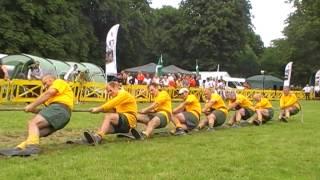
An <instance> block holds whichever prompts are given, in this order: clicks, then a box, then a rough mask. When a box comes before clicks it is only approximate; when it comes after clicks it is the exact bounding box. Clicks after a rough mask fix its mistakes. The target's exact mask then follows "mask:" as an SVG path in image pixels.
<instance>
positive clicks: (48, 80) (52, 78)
mask: <svg viewBox="0 0 320 180" xmlns="http://www.w3.org/2000/svg"><path fill="white" fill-rule="evenodd" d="M55 80H56V77H55V76H53V75H50V74H48V75H44V76H43V77H42V84H43V85H44V87H45V88H48V87H50V86H51V85H52V83H53V81H55Z"/></svg>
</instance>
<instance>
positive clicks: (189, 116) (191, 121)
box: [182, 112, 199, 130]
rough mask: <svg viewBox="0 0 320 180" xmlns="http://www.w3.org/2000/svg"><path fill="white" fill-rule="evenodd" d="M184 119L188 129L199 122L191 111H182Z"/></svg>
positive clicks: (194, 126)
mask: <svg viewBox="0 0 320 180" xmlns="http://www.w3.org/2000/svg"><path fill="white" fill-rule="evenodd" d="M182 114H183V116H184V119H185V120H186V125H187V128H188V129H189V130H191V129H194V128H196V127H197V126H198V124H199V118H198V117H197V116H196V115H194V114H193V113H192V112H182Z"/></svg>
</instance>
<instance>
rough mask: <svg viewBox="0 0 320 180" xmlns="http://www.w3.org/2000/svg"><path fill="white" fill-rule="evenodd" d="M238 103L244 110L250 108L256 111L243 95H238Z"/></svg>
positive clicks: (230, 102)
mask: <svg viewBox="0 0 320 180" xmlns="http://www.w3.org/2000/svg"><path fill="white" fill-rule="evenodd" d="M235 102H236V103H238V104H239V106H240V107H242V108H248V109H251V110H253V111H254V107H253V103H252V102H251V101H250V100H249V99H248V98H247V97H245V96H244V95H242V94H237V95H236V101H235ZM232 103H233V102H232V101H229V104H232Z"/></svg>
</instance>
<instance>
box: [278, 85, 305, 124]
mask: <svg viewBox="0 0 320 180" xmlns="http://www.w3.org/2000/svg"><path fill="white" fill-rule="evenodd" d="M300 109H301V107H300V104H299V102H298V98H297V96H296V95H295V94H294V93H291V92H290V88H289V87H284V88H283V93H282V96H281V98H280V115H279V120H280V121H283V122H288V118H289V117H290V116H292V115H295V114H297V113H298V112H299V111H300Z"/></svg>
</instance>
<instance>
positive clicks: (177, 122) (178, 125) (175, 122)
mask: <svg viewBox="0 0 320 180" xmlns="http://www.w3.org/2000/svg"><path fill="white" fill-rule="evenodd" d="M174 124H175V125H176V128H177V129H178V128H182V125H181V123H180V121H179V120H177V119H175V121H174Z"/></svg>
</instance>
